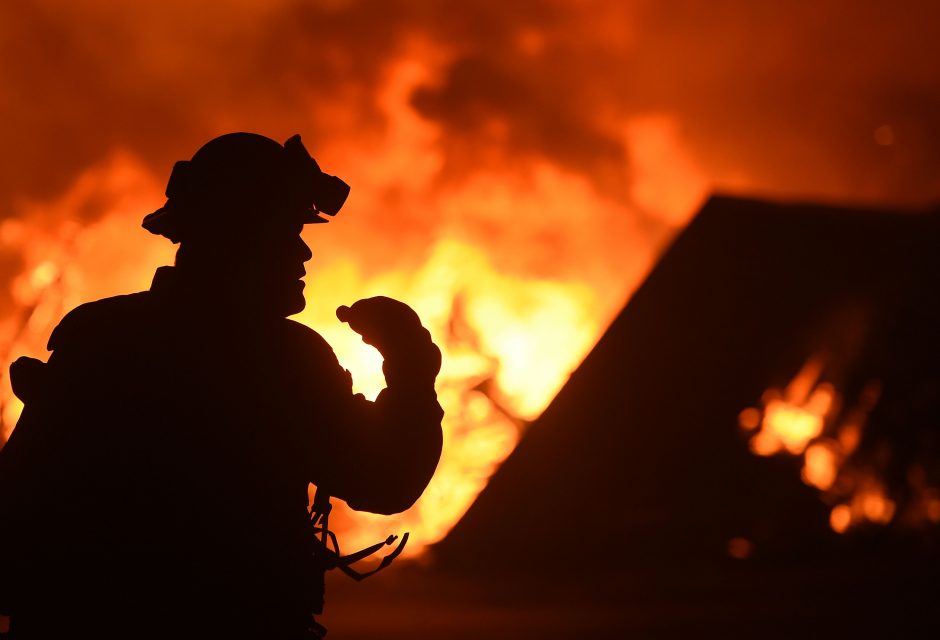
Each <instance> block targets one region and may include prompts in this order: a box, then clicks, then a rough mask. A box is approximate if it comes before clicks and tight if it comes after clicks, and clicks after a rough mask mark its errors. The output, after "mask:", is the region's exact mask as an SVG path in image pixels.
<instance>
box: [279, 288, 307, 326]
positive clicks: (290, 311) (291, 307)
mask: <svg viewBox="0 0 940 640" xmlns="http://www.w3.org/2000/svg"><path fill="white" fill-rule="evenodd" d="M291 284H292V286H291V288H290V289H289V290H287V291H285V292H284V311H285V313H284V316H285V317H287V316H292V315H294V314H295V313H300V312H301V311H303V310H304V307H306V306H307V300H306V298H304V287H305V286H306V284H305V283H304V281H303V280H295V281H294V282H293V283H291Z"/></svg>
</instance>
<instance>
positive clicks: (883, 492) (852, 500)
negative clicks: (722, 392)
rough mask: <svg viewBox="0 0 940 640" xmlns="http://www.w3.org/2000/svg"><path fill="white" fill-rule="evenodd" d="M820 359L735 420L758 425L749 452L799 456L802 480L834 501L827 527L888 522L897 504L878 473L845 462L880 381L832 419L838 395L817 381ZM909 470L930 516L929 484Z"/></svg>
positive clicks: (845, 528) (821, 367) (814, 358)
mask: <svg viewBox="0 0 940 640" xmlns="http://www.w3.org/2000/svg"><path fill="white" fill-rule="evenodd" d="M825 364H826V363H825V360H824V358H823V357H822V356H820V355H815V356H812V357H810V358H809V359H808V360H807V361H806V363H805V364H804V365H803V367H802V368H801V369H800V371H799V372H798V373H797V374H796V376H794V378H793V380H792V381H791V382H790V383H789V384H788V385H787V386H786V387H785V388H784V389H782V390H781V389H778V388H771V389H768V390H767V391H766V392H765V393H764V396H763V403H764V406H763V407H762V408H756V407H749V408H747V409H744V410H743V411H741V413H740V414H739V415H738V423H739V425H740V426H741V427H742V428H743V429H746V430H748V431H753V430H755V429H758V430H757V431H756V433H754V434H753V436H752V437H751V441H750V447H751V450H752V451H753V452H754V453H756V454H758V455H763V456H769V455H774V454H777V453H781V452H786V453H789V454H792V455H802V456H803V468H802V470H801V472H800V475H801V477H802V479H803V482H805V483H806V484H808V485H810V486H813V487H816V488H817V489H819V490H820V491H822V492H823V493H824V495H825V496H826V497H827V499H828V500H829V501H830V503H832V502H836V503H837V504H836V505H835V506H834V507H833V508H832V510H831V511H830V513H829V526H830V527H831V528H832V530H833V531H835V532H837V533H844V532H846V531H848V530H849V529H850V528H851V527H853V526H857V525H859V524H862V523H865V522H868V523H874V524H880V525H885V524H888V523H889V522H891V521H892V520H893V519H894V517H895V512H896V511H897V504H896V503H895V501H894V500H892V499H891V498H890V497H889V496H888V493H887V489H886V488H885V486H884V483H883V482H882V481H881V480H880V479H879V477H878V474H877V473H876V472H875V471H874V470H873V469H870V468H866V467H859V466H858V465H855V466H852V467H850V466H848V465H847V461H848V460H849V458H850V457H851V456H852V454H853V453H855V451H856V450H857V448H858V446H859V443H860V442H861V437H862V432H863V430H864V427H865V422H866V420H867V417H868V414H869V413H870V412H871V410H872V409H873V408H874V407H875V404H877V402H878V398H879V396H880V393H881V391H880V385H879V384H877V383H874V382H873V383H869V384H868V385H867V386H866V387H865V388H864V389H863V391H862V392H861V394H860V396H859V398H858V400H857V402H856V403H855V404H854V405H853V406H852V407H851V409H850V410H848V411H847V412H846V413H845V415H844V416H843V417H841V419H840V420H838V421H836V420H835V417H836V415H837V411H838V405H839V399H838V396H837V394H836V392H835V390H834V388H833V386H832V385H831V384H828V383H826V382H820V377H821V375H822V373H823V370H824V369H825ZM827 432H828V433H829V434H830V435H828V436H827V435H826V433H827ZM914 475H915V476H916V477H914V478H913V479H912V480H911V485H912V488H913V489H914V490H915V493H920V494H921V496H922V497H921V500H920V502H921V503H922V506H921V509H922V510H923V511H924V517H925V518H926V519H928V520H930V519H931V518H930V513H931V505H932V502H931V497H932V496H933V493H932V492H933V489H931V488H929V487H927V486H926V482H925V480H924V479H923V478H921V477H920V476H917V475H916V474H914ZM921 475H923V474H921Z"/></svg>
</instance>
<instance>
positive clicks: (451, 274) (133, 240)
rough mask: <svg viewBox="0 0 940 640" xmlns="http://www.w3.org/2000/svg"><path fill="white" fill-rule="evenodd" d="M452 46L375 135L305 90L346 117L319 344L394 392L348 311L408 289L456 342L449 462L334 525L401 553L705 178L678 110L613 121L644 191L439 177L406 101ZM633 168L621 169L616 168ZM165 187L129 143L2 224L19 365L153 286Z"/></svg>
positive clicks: (449, 362) (638, 274)
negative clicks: (73, 326)
mask: <svg viewBox="0 0 940 640" xmlns="http://www.w3.org/2000/svg"><path fill="white" fill-rule="evenodd" d="M442 55H444V54H443V53H441V52H440V51H431V52H430V53H429V52H428V50H427V48H426V47H425V45H423V44H422V43H421V42H414V43H412V44H411V45H410V51H409V52H408V53H407V54H406V55H405V56H404V57H403V58H401V59H398V60H394V61H392V62H391V63H389V65H388V68H387V69H386V72H385V74H384V76H383V80H382V86H381V87H380V88H379V90H378V91H377V93H376V94H375V95H374V105H373V106H374V108H375V110H376V111H377V112H378V113H379V114H381V116H382V118H383V121H384V123H385V125H384V129H383V130H382V131H381V132H380V133H378V134H377V133H376V132H375V131H371V130H370V131H369V132H367V133H364V132H363V131H361V130H360V127H359V123H358V121H356V120H355V118H352V119H350V118H348V117H344V115H343V114H344V113H347V112H346V111H344V110H342V109H340V110H337V109H338V108H337V104H341V103H342V100H345V99H347V98H348V99H350V100H352V99H356V96H340V97H341V98H342V99H341V100H339V101H338V102H331V101H329V100H324V99H321V96H312V97H311V100H310V105H309V108H310V111H311V114H312V117H313V118H315V119H317V120H319V121H329V122H331V123H333V124H334V125H335V135H333V136H332V137H330V138H327V139H325V140H323V141H322V142H321V144H319V145H318V148H317V150H316V154H317V156H318V157H319V158H321V159H322V160H324V168H325V169H326V170H329V171H332V172H336V173H339V174H341V175H342V176H343V178H344V179H346V180H347V181H348V182H349V183H350V184H352V185H353V193H352V196H351V197H350V201H349V203H348V204H347V206H346V208H345V209H344V211H343V213H342V215H340V216H339V217H338V218H337V219H336V220H335V221H334V222H332V223H331V224H330V225H329V226H327V227H326V228H325V230H324V229H322V228H316V229H314V228H309V229H308V230H306V231H305V237H306V239H307V241H308V243H309V244H310V245H311V247H312V248H313V251H314V254H315V258H314V260H313V261H312V262H311V263H310V265H309V267H308V271H309V272H310V277H309V278H308V280H307V288H306V295H307V298H308V306H307V309H306V310H305V311H304V312H303V313H301V314H300V315H299V316H298V317H297V319H298V320H299V321H300V322H303V323H305V324H307V325H309V326H311V327H312V328H314V329H316V330H317V331H319V332H320V333H321V334H322V335H323V336H324V337H325V338H326V340H327V341H328V342H329V343H330V344H331V345H332V346H333V347H334V350H335V351H336V353H337V356H338V357H339V359H340V362H341V363H342V364H343V366H344V367H346V368H348V369H350V370H351V371H352V373H353V379H354V381H355V389H356V391H358V392H362V393H364V394H365V395H366V396H367V397H370V398H374V397H375V395H376V394H377V393H378V392H379V390H380V389H381V388H382V387H383V386H384V380H383V376H382V374H381V359H380V357H379V355H378V353H377V352H376V351H375V350H374V349H372V348H371V347H368V346H365V345H363V344H362V342H361V341H360V339H359V336H358V335H356V334H355V333H353V332H351V331H350V330H349V329H348V327H346V326H345V325H343V324H341V323H340V322H339V321H338V320H336V318H335V315H334V310H335V309H336V307H337V306H339V305H342V304H350V303H351V302H354V301H355V300H356V299H359V298H364V297H368V296H372V295H379V294H381V295H387V296H391V297H395V298H398V299H401V300H403V301H405V302H407V303H408V304H410V305H411V306H413V307H414V308H415V310H416V311H417V312H418V314H419V315H420V316H421V318H422V320H423V322H424V324H425V325H426V326H427V327H428V329H429V330H430V331H431V333H432V335H433V337H434V340H435V341H436V342H437V343H438V344H439V345H440V346H441V348H442V351H443V354H444V365H443V369H442V371H441V375H440V377H439V379H438V386H437V388H438V395H439V398H440V401H441V404H442V405H443V407H444V410H445V419H444V425H443V426H444V453H443V457H442V459H441V462H440V465H439V467H438V470H437V473H436V475H435V476H434V479H433V480H432V482H431V484H430V486H429V487H428V488H427V490H426V491H425V493H424V495H423V496H422V497H421V499H420V500H419V501H418V502H417V503H416V504H415V505H414V507H412V508H411V509H410V510H408V511H407V512H405V513H403V514H400V515H398V516H393V517H385V516H373V515H369V514H363V513H356V512H352V511H350V510H346V509H338V510H336V511H335V512H334V513H335V516H334V518H333V524H334V526H335V527H336V528H337V529H338V533H339V534H340V535H341V536H342V537H343V539H344V542H345V544H347V545H349V547H350V548H351V547H355V546H361V545H365V544H370V543H372V542H374V541H375V540H378V539H381V538H384V537H385V536H386V535H387V534H388V533H391V532H396V531H397V532H402V531H410V532H411V534H412V535H411V540H412V542H411V544H410V545H409V548H408V550H407V552H406V553H410V554H412V555H413V554H415V553H417V552H419V551H420V550H421V549H422V548H424V547H425V546H426V545H428V544H430V543H433V542H435V541H437V540H439V539H441V538H442V537H443V536H444V535H445V534H446V533H447V531H448V530H449V529H450V527H451V526H452V525H453V524H454V523H455V522H456V520H457V519H458V518H459V517H460V516H461V515H462V514H463V513H464V511H465V510H466V509H467V508H468V507H469V505H470V504H471V502H472V501H473V500H474V498H475V497H476V495H477V494H478V493H479V491H480V490H481V489H482V488H483V486H484V485H485V484H486V482H487V480H488V478H489V477H490V475H491V474H492V473H493V471H494V470H495V469H496V468H497V466H498V465H499V464H500V463H501V462H502V461H503V460H504V459H505V458H506V456H508V455H509V454H510V452H511V451H512V450H513V448H514V447H515V445H516V443H517V442H518V440H519V438H520V436H521V434H522V433H523V431H524V429H525V427H526V424H527V423H528V422H529V421H531V420H534V419H535V418H537V417H538V416H539V414H540V413H541V412H542V411H543V410H544V409H545V407H546V406H547V405H548V403H549V402H550V401H551V399H552V398H553V397H554V395H555V394H556V393H557V391H558V390H559V389H560V387H561V386H562V385H563V384H564V383H565V381H566V379H567V377H568V375H569V374H570V373H571V371H573V370H574V369H575V368H576V367H577V366H578V364H579V363H580V361H581V360H582V358H583V357H584V356H585V354H586V353H587V351H588V350H589V349H590V348H591V347H592V346H593V344H594V343H595V341H596V340H597V339H598V338H599V336H600V334H601V332H602V331H603V330H604V328H605V327H606V325H607V324H608V323H609V322H610V320H611V319H612V318H613V317H614V315H615V314H616V312H617V311H618V310H619V309H620V308H621V307H622V306H623V303H624V301H625V299H627V298H628V297H629V295H630V293H631V292H632V291H633V289H634V288H635V287H636V286H637V285H638V284H639V282H640V281H641V279H642V278H643V277H644V276H645V274H646V273H647V271H648V270H649V268H650V266H651V265H652V262H653V260H654V258H655V255H656V253H657V251H658V249H659V247H660V246H663V244H664V243H665V242H667V241H668V240H669V239H670V236H671V234H672V233H674V232H675V231H676V230H678V229H679V228H681V226H682V225H683V224H684V222H685V221H686V220H687V219H688V218H689V216H690V215H691V214H692V213H693V210H694V207H695V206H697V204H698V203H699V202H700V201H701V200H702V199H703V196H704V194H705V192H706V189H707V185H706V181H705V179H704V178H703V176H702V175H701V173H700V172H699V171H698V170H697V169H696V167H695V164H694V163H693V162H692V160H691V158H690V156H689V155H688V154H687V153H686V152H685V150H684V147H683V144H682V141H681V136H680V131H679V128H678V127H677V125H676V123H675V121H674V119H672V118H670V117H668V116H665V115H651V116H644V117H638V118H636V119H634V120H630V121H628V122H625V123H621V125H620V128H619V130H620V131H625V132H626V133H625V134H624V135H625V138H626V139H627V143H628V145H631V146H630V149H629V151H630V154H629V156H630V161H631V166H632V167H636V168H637V171H638V173H637V175H636V176H633V180H632V181H631V183H630V184H631V189H632V191H633V200H634V201H629V200H628V201H625V200H623V199H622V198H621V196H611V195H608V194H606V193H604V192H602V191H601V190H599V187H597V186H596V185H595V184H594V183H593V182H592V181H591V180H590V179H589V178H588V177H586V176H585V175H583V174H581V173H576V172H573V171H571V170H570V169H565V168H564V167H562V166H560V165H558V164H555V163H553V162H551V161H550V160H549V159H547V158H544V157H532V158H530V159H528V160H526V161H522V162H520V161H519V160H518V159H515V160H513V161H512V163H511V165H506V166H504V165H503V164H501V163H500V162H499V161H498V159H497V160H494V164H493V165H492V166H485V167H476V168H473V169H470V170H466V171H464V173H463V175H461V176H460V177H459V179H454V178H453V177H450V178H449V179H448V180H442V177H441V176H442V173H443V172H444V170H445V168H444V156H443V153H442V150H441V148H442V141H441V130H440V127H439V125H437V124H435V123H432V122H430V121H427V120H425V119H423V118H422V117H420V115H419V114H418V113H417V112H416V111H415V109H414V108H413V106H412V95H413V91H414V90H415V88H416V87H418V86H420V85H421V84H422V83H428V82H430V83H433V82H434V81H435V77H436V73H437V68H438V65H439V64H440V63H441V56H442ZM360 98H361V97H360ZM327 161H328V162H327ZM628 177H629V174H628V167H627V166H624V168H623V175H622V176H620V177H619V178H618V179H619V180H620V181H622V182H624V183H625V182H626V180H627V178H628ZM162 191H163V178H158V177H155V176H153V175H152V174H151V173H150V172H149V170H148V169H147V168H145V167H144V166H143V165H142V163H141V162H139V161H138V160H137V159H136V158H135V157H134V156H133V155H132V154H130V153H128V152H124V151H117V152H115V153H113V154H112V155H111V156H110V157H109V158H108V159H107V160H106V161H105V162H103V163H101V164H99V165H96V166H93V167H91V168H89V169H87V170H86V171H85V172H83V173H82V174H81V175H80V176H79V177H78V178H77V179H76V181H75V182H74V183H73V184H72V186H71V188H69V189H68V190H67V192H66V193H65V194H64V195H63V196H61V197H60V198H58V199H56V200H53V201H50V202H45V203H32V204H29V205H27V206H24V207H23V208H22V210H20V211H18V212H17V213H18V216H17V217H15V218H9V219H7V220H5V221H4V222H3V223H2V224H0V242H2V243H4V247H5V248H12V247H16V248H17V250H18V251H20V252H21V253H22V259H23V268H22V270H21V273H20V275H19V277H18V278H17V279H16V280H15V282H14V290H13V295H14V299H15V301H16V304H17V306H18V310H17V313H15V314H8V315H7V316H6V317H5V318H3V319H2V323H3V324H2V326H0V335H2V336H4V337H5V338H6V348H7V354H8V355H7V358H6V360H7V361H8V362H9V361H10V360H12V359H13V358H14V357H16V356H19V355H32V356H35V357H40V358H43V359H45V357H46V355H47V352H46V351H45V341H46V340H47V338H48V335H49V332H50V330H51V328H52V327H53V326H54V325H55V324H56V323H57V322H58V320H59V319H60V318H61V317H62V316H63V315H64V313H65V312H67V311H68V310H69V309H71V308H73V307H74V306H76V305H77V304H79V303H81V302H84V301H87V300H94V299H98V298H101V297H105V296H109V295H116V294H121V293H127V292H130V291H136V290H140V289H143V288H146V287H147V286H149V283H150V278H151V277H152V274H153V270H154V268H155V267H156V266H158V265H160V264H166V263H169V262H171V261H172V252H173V247H172V246H171V245H170V244H169V243H167V242H165V240H163V239H161V238H155V237H152V236H149V235H148V234H147V233H145V232H143V231H141V230H140V229H139V224H140V219H141V218H142V215H143V214H144V213H146V212H148V211H152V210H153V209H155V208H156V207H157V206H159V204H161V203H162V201H163V198H162ZM618 198H620V199H618ZM627 202H631V203H627ZM632 207H636V208H637V209H642V215H639V214H638V213H637V212H636V211H635V210H634V209H633V208H632ZM90 211H92V212H94V215H90V218H91V219H93V220H95V221H96V222H93V223H89V224H84V225H83V224H80V223H78V222H74V216H75V215H76V213H75V212H90ZM653 218H656V221H655V224H651V220H652V219H653ZM324 233H326V234H328V235H326V236H324V235H323V234H324ZM26 239H28V240H29V242H28V243H26V242H24V240H26ZM11 250H12V249H11ZM2 385H3V386H2V389H0V400H2V407H0V415H2V419H3V423H2V425H0V436H3V437H0V441H2V440H3V439H4V437H5V436H6V435H7V434H8V433H9V431H10V429H11V428H12V426H13V424H14V423H15V420H16V418H17V416H18V414H19V411H20V410H21V408H22V407H21V405H20V404H19V402H18V400H16V399H15V398H14V397H13V396H12V393H11V391H10V388H9V381H8V379H7V377H5V376H4V377H3V379H2Z"/></svg>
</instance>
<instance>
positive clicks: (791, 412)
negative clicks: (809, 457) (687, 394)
mask: <svg viewBox="0 0 940 640" xmlns="http://www.w3.org/2000/svg"><path fill="white" fill-rule="evenodd" d="M822 366H823V363H822V361H821V359H819V358H810V359H809V360H808V361H807V362H806V364H805V365H804V366H803V368H802V369H801V370H800V372H799V373H798V374H797V375H796V377H795V378H793V380H792V381H791V382H790V384H788V385H787V386H786V388H785V389H783V390H778V389H770V390H768V391H767V392H766V393H765V394H764V398H763V401H764V410H763V418H762V419H761V421H760V422H759V423H757V422H756V421H755V419H754V413H753V412H754V411H755V410H754V409H751V410H749V413H748V414H747V415H744V416H741V417H740V418H739V419H740V421H741V424H742V426H745V427H747V426H750V427H751V428H753V427H756V426H758V425H759V426H760V430H759V431H758V432H757V433H756V434H755V435H754V437H753V438H751V443H750V446H751V451H753V452H754V453H756V454H758V455H762V456H769V455H773V454H775V453H777V452H779V451H782V450H786V451H789V452H790V453H792V454H800V453H803V451H804V450H805V449H806V445H807V443H809V441H810V440H812V439H813V438H816V437H817V436H818V435H819V434H820V433H822V430H823V425H824V423H825V419H826V417H827V416H828V415H829V413H830V412H831V410H832V409H833V404H834V400H835V395H834V391H833V389H832V386H831V385H828V384H820V385H816V382H817V380H818V379H819V374H820V372H821V371H822ZM814 460H816V461H817V462H816V464H817V466H818V464H819V461H820V460H821V458H819V456H818V454H814Z"/></svg>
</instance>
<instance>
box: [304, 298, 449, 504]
mask: <svg viewBox="0 0 940 640" xmlns="http://www.w3.org/2000/svg"><path fill="white" fill-rule="evenodd" d="M337 316H338V317H339V318H340V320H342V321H344V322H347V323H349V325H350V328H352V329H353V330H354V331H356V332H357V333H360V334H361V335H362V339H363V341H364V342H366V343H367V344H371V345H373V346H375V347H376V349H378V350H379V352H380V353H381V354H382V355H383V357H384V359H385V360H384V363H383V366H382V369H383V371H384V373H385V379H386V385H387V387H386V388H385V389H383V390H382V392H381V393H380V394H379V396H378V397H377V398H376V400H375V402H369V401H367V400H366V399H365V398H363V397H362V396H361V395H359V396H354V395H352V392H351V388H350V389H348V390H347V391H346V392H345V393H344V394H343V399H342V401H340V402H338V403H337V406H338V407H339V413H340V414H341V415H337V416H336V417H335V428H331V429H330V430H329V435H328V436H327V437H328V438H329V439H330V440H332V443H331V444H332V446H330V447H329V449H330V451H331V452H332V453H333V459H332V460H331V464H329V465H328V468H329V469H330V471H331V473H330V476H331V477H328V478H327V477H325V478H322V479H321V486H324V487H325V488H326V489H327V491H328V492H329V493H330V494H331V495H335V496H336V497H338V498H341V499H343V500H345V501H346V502H347V503H349V505H350V506H351V507H352V508H354V509H357V510H360V511H371V512H374V513H383V514H391V513H398V512H400V511H404V510H405V509H407V508H408V507H410V506H411V505H412V504H414V502H415V501H416V500H417V499H418V497H419V496H420V495H421V493H422V492H423V491H424V489H425V487H426V486H427V484H428V482H429V481H430V480H431V476H432V475H433V474H434V470H435V468H436V467H437V463H438V460H439V459H440V455H441V445H442V433H441V419H442V418H443V415H444V412H443V410H442V409H441V407H440V404H438V402H437V395H436V393H435V390H434V380H435V378H436V376H437V373H438V372H439V371H440V366H441V353H440V350H439V349H438V348H437V346H436V345H435V344H434V343H433V342H432V341H431V336H430V334H429V333H428V331H427V330H426V329H425V328H424V327H422V326H421V322H420V320H419V319H418V316H417V314H415V312H414V311H412V310H411V308H410V307H408V306H407V305H405V304H403V303H401V302H398V301H396V300H392V299H391V298H384V297H377V298H369V299H367V300H360V301H359V302H357V303H355V304H354V305H352V306H351V307H340V309H339V310H338V311H337ZM347 380H349V384H350V385H351V379H350V378H348V377H347Z"/></svg>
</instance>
